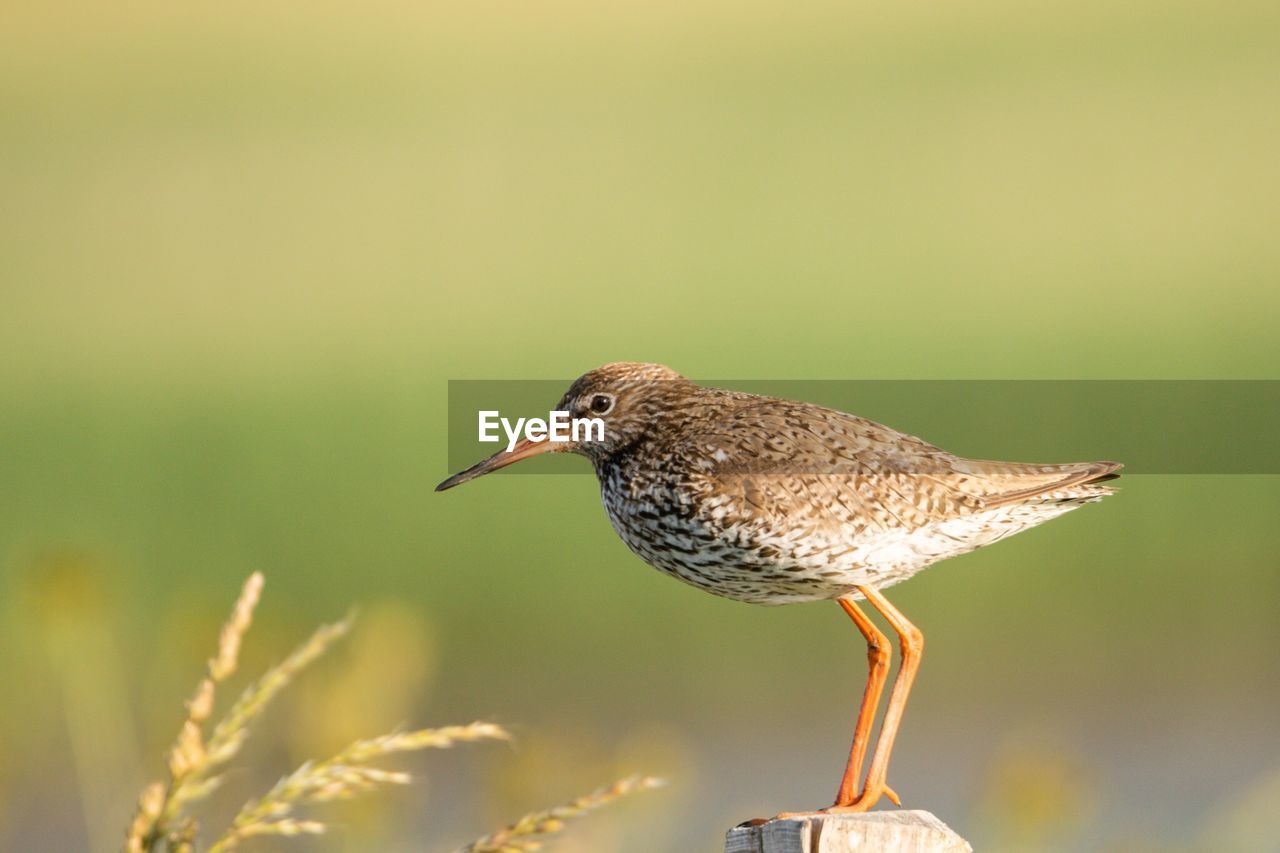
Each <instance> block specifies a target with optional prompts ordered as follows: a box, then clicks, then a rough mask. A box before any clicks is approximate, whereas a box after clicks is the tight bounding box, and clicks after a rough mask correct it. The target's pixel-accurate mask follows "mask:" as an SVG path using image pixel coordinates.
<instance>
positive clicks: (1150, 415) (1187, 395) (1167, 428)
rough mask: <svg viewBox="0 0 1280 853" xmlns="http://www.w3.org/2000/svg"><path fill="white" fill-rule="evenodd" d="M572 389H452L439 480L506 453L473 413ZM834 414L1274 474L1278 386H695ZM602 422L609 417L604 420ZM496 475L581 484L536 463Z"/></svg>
mask: <svg viewBox="0 0 1280 853" xmlns="http://www.w3.org/2000/svg"><path fill="white" fill-rule="evenodd" d="M570 384H571V380H563V381H561V380H546V379H535V380H511V379H500V380H499V379H465V380H450V381H449V410H448V418H449V430H448V472H447V473H453V472H455V471H460V470H462V469H463V468H466V467H468V466H469V465H471V464H473V463H475V462H477V461H478V460H480V459H483V458H484V457H486V456H489V455H491V454H493V453H495V452H497V451H499V450H501V449H503V448H504V447H505V446H506V438H505V435H504V434H503V433H502V430H501V428H499V429H498V430H497V431H496V432H497V434H498V435H500V436H503V438H502V441H501V442H500V443H497V444H494V443H482V442H480V441H479V440H478V435H477V432H478V430H477V420H478V417H477V416H478V412H480V411H481V410H488V411H497V412H499V413H500V414H501V416H502V417H504V418H508V419H510V420H512V421H514V420H515V419H516V418H543V419H545V418H546V417H547V414H548V412H549V411H550V410H551V409H552V408H554V407H555V405H556V403H557V402H558V401H559V400H560V398H561V396H562V395H563V394H564V392H565V390H566V389H567V388H568V387H569V385H570ZM697 384H699V385H704V386H710V387H716V388H726V389H730V390H734V391H745V392H747V393H751V394H759V395H762V396H768V397H781V398H784V399H788V400H800V401H804V402H808V403H815V404H817V405H821V406H826V407H829V408H833V409H839V410H840V411H843V412H849V413H850V414H855V415H859V416H861V417H864V418H869V419H870V420H873V421H877V422H879V423H881V424H884V425H886V426H889V427H892V428H893V429H896V430H899V431H901V432H905V433H907V434H909V435H914V436H918V437H920V438H922V439H924V440H925V441H928V442H929V443H931V444H934V445H937V446H938V447H941V448H943V449H944V450H948V451H950V452H952V453H955V454H957V455H960V456H967V457H970V458H974V459H1000V460H1007V461H1014V462H1043V463H1050V462H1085V461H1091V460H1099V459H1107V460H1115V461H1118V462H1123V463H1124V464H1125V471H1124V473H1125V474H1126V475H1127V474H1280V380H833V379H821V380H804V379H801V380H794V379H792V380H719V381H717V380H705V381H704V380H697ZM606 422H607V418H606ZM500 473H502V474H508V473H510V474H590V473H591V466H590V465H588V464H587V463H586V462H585V460H582V459H579V458H574V457H571V456H569V455H568V454H544V455H542V456H539V457H538V458H536V459H532V460H529V461H527V462H523V463H521V464H519V465H513V466H511V467H509V468H504V469H503V470H502V471H501V472H500Z"/></svg>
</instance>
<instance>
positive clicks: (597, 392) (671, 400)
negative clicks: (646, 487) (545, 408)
mask: <svg viewBox="0 0 1280 853" xmlns="http://www.w3.org/2000/svg"><path fill="white" fill-rule="evenodd" d="M691 386H692V383H691V382H689V380H687V379H685V378H684V377H683V376H681V375H680V374H679V373H676V372H675V371H674V370H672V369H671V368H669V367H664V366H663V365H661V364H643V363H640V362H632V361H620V362H615V363H613V364H606V365H605V366H604V367H597V368H596V369H595V370H592V371H590V372H588V373H584V374H583V375H582V376H579V377H578V378H577V379H576V380H574V382H573V384H572V385H570V386H569V390H568V391H566V392H565V393H564V396H563V397H561V398H560V402H559V403H557V404H556V407H555V410H556V411H562V412H568V413H569V418H570V419H572V420H579V419H582V420H584V421H586V420H595V421H598V422H599V424H600V426H602V427H603V429H601V428H600V426H596V425H594V424H582V425H581V426H580V428H579V431H578V438H576V439H574V440H570V441H549V440H545V439H543V440H531V439H529V438H522V439H520V440H519V441H517V442H516V444H515V446H514V447H512V448H511V450H509V451H508V450H502V451H499V452H498V453H495V454H494V455H493V456H490V457H489V458H488V459H485V460H483V461H482V462H478V463H476V464H475V465H472V466H471V467H470V468H468V469H466V470H465V471H460V472H458V473H457V474H454V475H453V476H452V477H450V478H449V479H447V480H445V481H444V482H443V483H441V484H440V485H438V486H436V491H437V492H441V491H444V490H445V489H451V488H453V487H454V486H457V485H461V484H462V483H465V482H467V481H468V480H474V479H475V478H476V477H480V476H482V475H484V474H488V473H489V472H491V471H496V470H498V469H499V468H505V467H506V466H508V465H510V464H512V463H514V462H519V461H520V460H521V459H528V458H529V457H531V456H537V455H540V454H542V453H577V454H579V455H581V456H586V457H588V458H589V459H591V460H592V461H593V462H595V463H597V464H598V463H601V462H604V461H606V460H608V459H609V458H610V457H611V456H614V455H616V454H618V453H620V452H622V451H624V450H626V449H627V448H628V447H631V446H632V445H633V444H635V443H636V442H637V441H639V440H640V439H641V438H642V437H643V436H644V435H645V434H646V433H647V432H648V431H649V430H650V429H651V428H652V427H653V425H654V424H655V423H656V422H657V421H659V420H661V419H662V417H663V415H664V413H666V412H669V411H671V410H672V409H673V408H674V407H676V406H678V405H679V400H680V397H681V395H682V393H684V392H685V391H686V390H687V389H688V388H689V387H691Z"/></svg>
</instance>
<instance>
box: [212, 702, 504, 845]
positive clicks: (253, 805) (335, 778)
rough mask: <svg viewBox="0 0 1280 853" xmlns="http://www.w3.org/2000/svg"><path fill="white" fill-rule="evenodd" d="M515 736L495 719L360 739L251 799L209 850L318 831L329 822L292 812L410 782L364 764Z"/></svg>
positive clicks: (401, 775)
mask: <svg viewBox="0 0 1280 853" xmlns="http://www.w3.org/2000/svg"><path fill="white" fill-rule="evenodd" d="M509 738H510V735H508V734H507V732H506V730H504V729H503V728H501V727H500V726H496V725H494V724H492V723H472V724H471V725H469V726H446V727H444V728H438V729H421V730H419V731H415V732H396V733H392V734H388V735H383V736H382V737H376V738H369V739H366V740H358V741H356V742H355V743H353V744H351V745H350V746H349V747H347V748H346V749H344V750H343V751H342V752H340V753H338V754H337V755H335V756H333V757H332V758H330V759H328V760H326V761H321V762H310V761H309V762H307V763H306V764H303V765H302V766H301V767H299V768H298V769H297V770H295V771H294V772H293V773H291V774H290V775H288V776H286V777H284V778H283V779H281V780H280V781H279V782H277V783H276V785H275V787H274V788H272V789H271V790H270V791H268V792H267V793H266V794H265V795H264V796H262V797H260V798H259V799H256V800H251V801H250V802H248V803H246V804H245V806H244V808H242V809H241V810H240V813H239V814H238V815H236V818H235V820H234V821H233V823H232V826H231V828H230V829H229V830H227V832H226V834H224V835H223V836H222V838H220V839H218V841H217V842H215V843H214V845H213V846H212V847H211V848H209V853H226V851H230V850H234V849H235V848H236V847H237V846H238V845H239V843H240V842H241V841H242V840H244V839H245V838H250V837H253V836H257V835H297V834H299V833H302V832H306V833H311V834H318V833H321V832H324V831H325V825H324V824H323V823H320V822H318V821H298V820H296V819H295V818H294V817H293V810H294V809H295V808H297V807H298V806H302V805H306V804H308V803H317V802H326V801H329V800H345V799H350V798H352V797H356V796H359V795H360V794H364V793H367V792H369V791H372V790H374V789H375V788H377V787H379V786H381V785H407V784H408V783H409V782H411V781H412V777H411V776H410V775H409V774H408V773H402V772H398V771H392V770H381V769H378V768H376V767H367V766H365V763H366V762H368V761H372V760H374V759H376V758H381V757H383V756H386V755H392V754H394V753H399V752H409V751H413V750H419V749H443V748H447V747H450V746H453V745H454V744H455V743H463V742H471V741H478V740H507V739H509Z"/></svg>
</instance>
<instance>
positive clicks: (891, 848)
mask: <svg viewBox="0 0 1280 853" xmlns="http://www.w3.org/2000/svg"><path fill="white" fill-rule="evenodd" d="M855 850H856V851H864V853H869V851H884V853H972V850H973V848H972V847H970V846H969V843H968V842H967V841H965V840H964V839H963V838H961V837H960V836H959V835H956V833H955V832H953V831H952V830H951V828H950V827H948V826H947V825H946V824H945V823H943V822H942V821H940V820H939V819H938V818H937V817H935V816H934V815H932V814H930V813H929V812H926V811H918V810H916V811H910V810H909V811H892V812H891V811H883V812H868V813H866V814H822V813H814V814H812V815H798V816H796V817H792V818H786V819H782V820H778V819H775V820H771V821H769V822H768V823H764V824H760V825H758V826H738V827H734V828H733V829H731V830H729V832H728V833H727V834H726V835H725V839H724V853H851V851H855Z"/></svg>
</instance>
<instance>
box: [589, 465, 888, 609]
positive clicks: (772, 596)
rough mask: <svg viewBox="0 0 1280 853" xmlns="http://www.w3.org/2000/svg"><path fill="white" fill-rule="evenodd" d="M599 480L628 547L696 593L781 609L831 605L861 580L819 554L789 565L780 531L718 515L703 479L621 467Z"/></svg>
mask: <svg viewBox="0 0 1280 853" xmlns="http://www.w3.org/2000/svg"><path fill="white" fill-rule="evenodd" d="M598 473H599V474H600V495H601V499H602V500H603V503H604V507H605V512H606V513H607V514H608V516H609V521H610V523H611V524H612V525H613V528H614V530H616V531H617V532H618V535H619V536H620V537H621V538H622V541H623V542H625V543H626V544H627V547H629V548H630V549H631V550H632V551H633V552H635V553H636V554H637V555H638V556H639V557H640V558H641V559H643V560H644V561H645V562H647V563H648V564H649V565H651V566H653V567H654V568H656V569H658V570H659V571H662V572H664V573H666V574H668V575H671V576H672V577H674V578H676V579H677V580H681V581H684V582H685V583H688V584H691V585H693V586H696V587H698V588H699V589H702V590H705V591H707V592H710V593H713V594H715V595H719V596H722V597H725V598H731V599H735V600H737V601H745V602H750V603H754V604H788V603H793V602H801V601H818V600H822V599H829V598H833V597H836V596H839V595H842V594H845V593H847V592H849V591H850V590H851V589H852V587H853V586H854V585H855V584H857V583H865V582H866V581H867V577H866V576H865V575H864V574H863V573H862V572H860V571H858V570H856V568H855V567H854V566H852V565H848V566H839V565H835V564H833V563H832V562H831V561H830V560H828V559H825V558H824V557H823V556H822V555H820V554H818V553H814V554H813V555H812V557H813V559H804V560H797V559H794V550H795V544H796V543H795V542H793V541H786V536H785V532H783V531H777V530H772V529H770V528H769V527H767V526H761V525H754V524H750V523H741V517H740V516H737V515H736V514H726V513H724V512H723V511H720V512H717V507H718V505H719V504H720V503H722V502H723V501H724V500H725V496H723V495H719V494H716V493H715V491H714V489H713V488H712V487H711V484H710V483H709V482H708V481H707V480H705V479H702V478H698V477H696V476H694V477H686V476H682V475H680V474H678V473H674V472H663V471H657V472H648V471H643V470H637V469H632V470H627V469H626V468H624V467H622V466H613V467H610V468H609V469H608V470H603V471H600V472H598ZM812 544H813V543H810V545H812ZM851 570H852V571H851Z"/></svg>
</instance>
